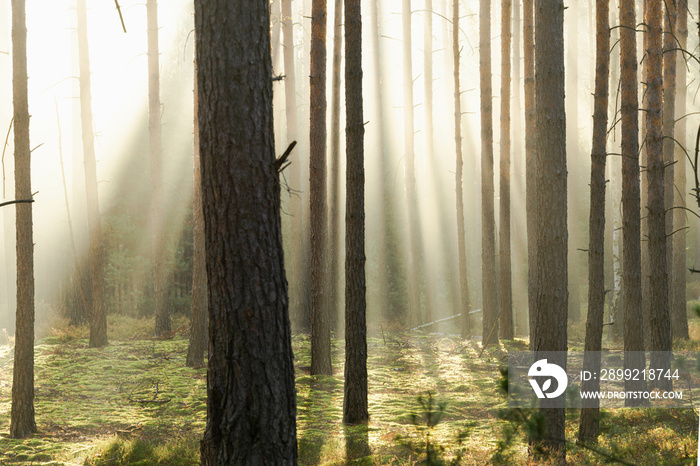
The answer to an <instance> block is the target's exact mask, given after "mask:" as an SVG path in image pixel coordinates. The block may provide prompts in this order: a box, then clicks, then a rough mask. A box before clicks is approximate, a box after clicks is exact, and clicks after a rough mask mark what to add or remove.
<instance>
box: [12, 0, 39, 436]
mask: <svg viewBox="0 0 700 466" xmlns="http://www.w3.org/2000/svg"><path fill="white" fill-rule="evenodd" d="M26 24H27V22H26V14H25V2H24V0H12V103H13V108H14V132H15V134H14V136H15V198H16V199H31V197H32V182H31V151H30V148H29V102H28V96H27V26H26ZM14 208H15V209H16V228H17V319H16V323H15V359H14V369H13V374H12V409H11V413H10V437H12V438H24V437H26V436H28V435H29V434H32V433H34V432H36V421H35V420H34V241H33V232H32V204H31V203H24V204H17V205H16V206H15V207H14Z"/></svg>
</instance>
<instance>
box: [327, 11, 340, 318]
mask: <svg viewBox="0 0 700 466" xmlns="http://www.w3.org/2000/svg"><path fill="white" fill-rule="evenodd" d="M342 10H343V0H335V9H334V10H333V11H334V18H333V19H334V28H333V77H332V80H331V85H332V89H331V152H330V160H329V164H330V172H331V174H330V187H329V188H330V189H329V195H328V197H329V199H328V215H329V218H328V254H329V256H328V259H329V260H328V262H329V263H330V266H329V270H328V310H329V312H330V321H331V327H332V328H333V329H334V330H336V331H337V330H339V329H340V328H341V323H342V322H340V316H341V315H342V314H341V302H342V301H341V295H339V287H338V276H339V272H340V271H339V267H340V263H341V262H340V261H341V256H340V254H341V250H340V218H339V216H340V59H341V51H342V45H343V11H342Z"/></svg>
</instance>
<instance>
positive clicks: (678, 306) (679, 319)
mask: <svg viewBox="0 0 700 466" xmlns="http://www.w3.org/2000/svg"><path fill="white" fill-rule="evenodd" d="M676 35H677V36H678V47H680V48H682V49H685V48H686V47H687V45H688V2H687V1H686V0H679V3H678V28H677V33H676ZM677 67H678V70H679V72H678V73H677V76H676V78H677V81H676V89H677V90H678V95H677V96H676V99H677V101H676V115H677V118H679V119H680V120H678V121H676V139H677V140H678V141H679V142H680V143H681V144H683V146H684V147H687V145H686V139H687V137H686V134H687V133H686V125H687V124H688V122H687V120H686V119H685V118H683V117H684V116H685V113H686V93H687V84H686V79H687V76H686V71H685V58H684V57H683V54H682V53H679V54H678V59H677ZM674 150H675V151H676V154H677V156H676V159H677V160H678V163H677V164H676V168H675V185H676V189H674V193H675V199H676V200H675V202H674V205H676V206H679V207H685V206H686V205H685V204H686V202H685V200H686V173H685V172H686V164H687V163H688V159H687V157H686V155H685V152H683V149H680V148H679V147H678V146H677V145H675V144H674ZM686 215H687V213H686V212H685V211H683V210H682V209H674V210H673V218H674V220H673V231H676V232H677V233H675V234H674V235H673V236H672V241H673V251H674V254H673V280H672V287H671V295H672V298H671V336H672V337H673V338H680V339H683V340H687V339H688V338H689V336H688V314H687V311H686V307H687V305H686V294H685V287H686V273H688V271H687V270H686V249H685V247H686V244H685V243H686V235H687V233H688V232H687V231H685V230H684V228H685V227H686ZM699 249H700V248H699Z"/></svg>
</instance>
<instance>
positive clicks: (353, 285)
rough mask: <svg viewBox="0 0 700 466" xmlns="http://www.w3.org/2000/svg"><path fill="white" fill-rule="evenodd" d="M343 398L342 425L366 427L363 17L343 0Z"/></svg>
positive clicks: (354, 3)
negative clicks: (344, 166) (344, 198)
mask: <svg viewBox="0 0 700 466" xmlns="http://www.w3.org/2000/svg"><path fill="white" fill-rule="evenodd" d="M345 108H346V130H345V141H346V142H345V145H346V153H347V163H346V167H347V180H346V186H347V200H346V210H345V225H346V230H347V233H346V235H345V250H346V251H347V252H346V255H347V258H346V260H345V308H346V312H345V396H344V399H343V422H344V423H346V424H359V423H364V422H367V420H368V419H369V413H368V410H367V324H366V318H365V313H366V309H367V304H366V300H365V294H366V293H365V290H366V284H365V169H364V133H365V127H364V121H363V117H362V15H361V4H360V0H345Z"/></svg>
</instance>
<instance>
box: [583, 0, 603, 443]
mask: <svg viewBox="0 0 700 466" xmlns="http://www.w3.org/2000/svg"><path fill="white" fill-rule="evenodd" d="M609 9H610V0H597V1H596V73H595V97H594V104H593V105H594V110H593V112H594V113H593V143H592V147H591V211H590V217H589V229H588V231H589V234H588V236H589V242H588V316H587V320H586V342H585V347H584V349H585V353H584V359H583V364H584V368H585V369H586V370H590V371H591V372H594V371H595V372H596V373H600V353H597V352H599V351H600V350H601V348H602V340H603V310H604V307H605V256H604V249H605V248H604V245H605V162H606V157H607V150H606V147H605V137H606V135H607V134H606V133H607V126H608V96H609V90H608V87H609V86H608V78H609V75H610V19H609V16H608V15H609ZM599 388H600V380H599V379H598V378H593V377H592V378H591V379H590V380H587V381H583V382H581V390H582V391H591V392H597V391H598V390H599ZM591 404H592V405H593V406H590V405H589V406H587V407H585V408H583V409H582V410H581V419H580V423H579V430H578V439H579V441H581V442H591V441H594V440H595V439H596V438H597V437H598V432H599V427H600V408H599V407H600V400H597V399H596V400H592V403H591Z"/></svg>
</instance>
